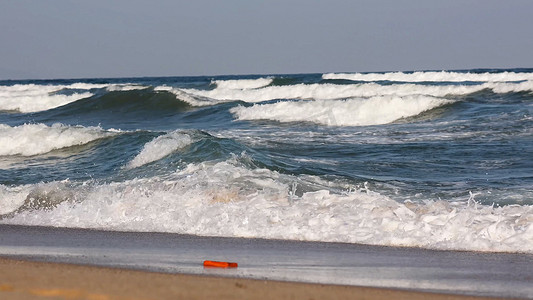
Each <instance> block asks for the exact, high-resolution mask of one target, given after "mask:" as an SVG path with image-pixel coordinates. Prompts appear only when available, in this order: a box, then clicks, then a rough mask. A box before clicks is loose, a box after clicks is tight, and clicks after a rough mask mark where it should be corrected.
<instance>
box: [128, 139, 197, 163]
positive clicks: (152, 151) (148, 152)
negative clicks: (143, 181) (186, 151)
mask: <svg viewBox="0 0 533 300" xmlns="http://www.w3.org/2000/svg"><path fill="white" fill-rule="evenodd" d="M192 142H193V140H192V138H191V137H190V136H189V135H188V134H186V133H183V132H180V131H173V132H170V133H167V134H164V135H161V136H158V137H156V138H155V139H153V140H152V141H150V142H148V143H147V144H146V145H144V148H143V149H142V150H141V152H140V153H139V154H137V156H135V158H134V159H133V160H132V161H130V162H129V163H128V164H127V165H126V168H127V169H132V168H137V167H140V166H143V165H145V164H148V163H151V162H153V161H156V160H159V159H161V158H163V157H165V156H167V155H169V154H171V153H173V152H175V151H176V150H178V149H181V148H183V147H185V146H187V145H190V144H191V143H192Z"/></svg>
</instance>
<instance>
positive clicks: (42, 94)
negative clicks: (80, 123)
mask: <svg viewBox="0 0 533 300" xmlns="http://www.w3.org/2000/svg"><path fill="white" fill-rule="evenodd" d="M63 88H65V87H64V86H48V85H35V84H28V85H13V86H0V110H7V111H10V110H12V111H19V112H22V113H29V112H37V111H43V110H48V109H52V108H56V107H59V106H63V105H65V104H68V103H71V102H74V101H77V100H80V99H83V98H88V97H91V96H92V95H93V94H92V93H90V92H82V93H74V94H72V95H62V94H54V92H57V91H60V90H62V89H63Z"/></svg>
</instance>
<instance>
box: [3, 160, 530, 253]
mask: <svg viewBox="0 0 533 300" xmlns="http://www.w3.org/2000/svg"><path fill="white" fill-rule="evenodd" d="M312 181H313V179H312V178H311V177H309V178H308V177H302V176H299V177H296V176H290V175H283V174H280V173H277V172H274V171H270V170H266V169H249V168H246V167H243V166H242V165H240V164H239V163H238V159H237V160H235V159H230V160H228V161H223V162H218V163H201V164H191V165H189V166H188V167H187V168H185V169H184V170H180V171H178V172H176V173H175V174H174V176H173V177H172V178H169V177H165V179H161V178H159V179H158V178H157V177H152V178H144V179H134V180H131V181H126V182H114V183H108V184H101V185H96V186H93V187H92V188H91V189H90V190H87V188H86V187H85V189H84V190H80V191H78V190H77V189H72V190H70V191H68V192H64V193H60V194H61V195H67V196H68V197H67V198H69V199H70V198H75V197H77V198H80V197H83V198H84V200H83V201H58V203H54V205H53V206H52V207H49V206H47V208H46V209H42V210H24V211H21V212H19V213H17V214H16V215H14V216H13V217H11V218H9V219H4V220H3V221H2V222H3V223H11V224H24V225H45V226H63V227H81V228H101V229H107V230H109V229H110V228H112V229H113V230H126V231H153V232H174V233H182V234H194V235H207V236H228V237H250V238H267V239H290V240H307V241H324V242H344V243H364V244H374V245H384V246H408V247H423V248H430V249H441V250H469V251H512V252H517V251H518V252H528V253H533V224H532V223H531V220H532V219H533V207H532V206H520V205H513V206H504V207H492V206H485V205H481V204H476V203H475V201H473V199H470V201H460V202H454V203H449V202H446V201H427V202H425V203H412V202H407V203H398V202H396V201H394V200H392V199H390V198H388V197H386V196H383V195H380V194H378V193H375V192H371V191H368V190H366V189H356V190H354V191H351V192H344V193H343V192H340V193H336V192H332V191H330V190H327V189H323V188H320V187H319V186H317V185H316V184H315V185H314V186H313V184H312ZM332 184H333V183H332ZM306 185H307V186H306ZM20 193H21V194H23V195H27V193H28V189H25V190H24V191H20ZM78 196H80V197H78ZM18 198H21V199H23V198H24V197H18ZM63 198H65V196H62V197H59V198H58V199H63ZM78 200H79V199H78ZM0 201H2V200H1V199H0Z"/></svg>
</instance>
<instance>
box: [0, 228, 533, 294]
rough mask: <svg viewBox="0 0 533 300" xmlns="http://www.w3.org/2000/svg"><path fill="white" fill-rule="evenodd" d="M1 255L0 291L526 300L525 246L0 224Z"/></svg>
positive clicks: (530, 282) (530, 260) (529, 265)
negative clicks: (222, 264)
mask: <svg viewBox="0 0 533 300" xmlns="http://www.w3.org/2000/svg"><path fill="white" fill-rule="evenodd" d="M0 257H3V258H4V259H2V260H0V270H2V272H0V292H1V293H0V299H35V297H37V296H39V297H45V296H47V295H48V296H53V295H55V297H56V298H51V299H95V300H97V299H121V298H120V297H126V298H125V299H127V297H130V298H131V299H136V298H135V297H137V298H138V297H140V298H139V299H176V298H179V297H183V298H186V299H209V298H214V297H215V296H216V297H217V298H220V299H224V298H223V297H226V298H232V299H240V298H242V299H244V298H246V299H287V298H295V299H296V298H298V299H311V298H313V299H325V298H329V299H333V298H335V299H342V298H350V299H354V297H356V296H359V297H361V299H362V298H366V299H381V298H387V299H417V298H416V297H420V298H424V299H427V298H428V297H429V295H430V296H431V298H433V299H463V298H464V297H466V296H480V297H498V298H527V299H533V255H531V254H512V253H476V252H458V251H432V250H425V249H416V248H397V247H379V246H368V245H356V244H342V243H318V242H299V241H281V240H262V239H242V238H222V237H200V236H190V235H180V234H170V233H150V232H147V233H141V232H112V231H98V230H87V229H66V228H51V227H29V226H14V225H0ZM206 259H210V260H220V261H234V262H237V263H239V267H238V268H235V269H206V268H204V267H203V265H202V262H203V261H204V260H206ZM8 270H9V271H8ZM39 291H40V292H39ZM36 293H37V294H38V295H37V294H36ZM39 293H41V294H39ZM68 293H72V294H68ZM427 293H429V294H427ZM4 294H5V295H9V297H3V295H4ZM36 295H37V296H36ZM437 295H440V296H438V297H440V298H436V297H437ZM119 296H120V297H119ZM14 297H19V298H14ZM24 297H26V298H24ZM32 297H33V298H32ZM117 297H119V298H117ZM166 297H168V298H166ZM402 297H404V298H402Z"/></svg>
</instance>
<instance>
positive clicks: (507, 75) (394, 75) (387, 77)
mask: <svg viewBox="0 0 533 300" xmlns="http://www.w3.org/2000/svg"><path fill="white" fill-rule="evenodd" d="M322 78H323V79H347V80H353V81H403V82H424V81H428V82H431V81H433V82H465V81H477V82H495V81H500V82H505V81H522V80H533V73H515V72H499V73H488V72H487V73H461V72H447V71H440V72H413V73H403V72H389V73H328V74H323V75H322Z"/></svg>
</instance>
